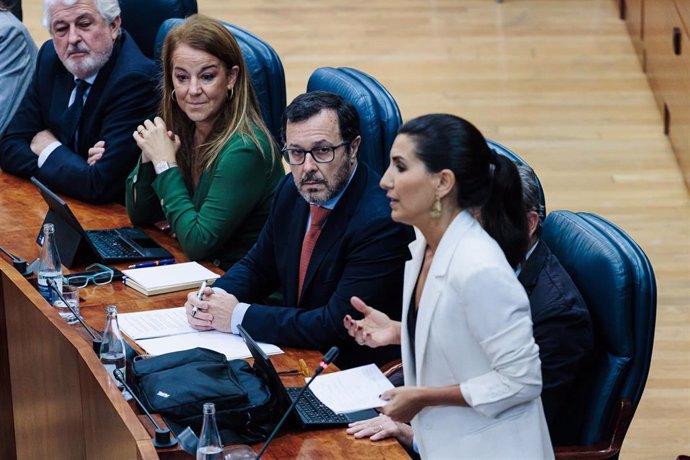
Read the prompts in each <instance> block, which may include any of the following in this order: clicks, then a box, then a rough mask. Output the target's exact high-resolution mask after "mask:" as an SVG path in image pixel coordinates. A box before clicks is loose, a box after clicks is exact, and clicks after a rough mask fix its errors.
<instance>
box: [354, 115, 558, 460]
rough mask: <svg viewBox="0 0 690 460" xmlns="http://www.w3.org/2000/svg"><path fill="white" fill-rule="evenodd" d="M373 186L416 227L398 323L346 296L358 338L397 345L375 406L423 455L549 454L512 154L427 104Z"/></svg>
mask: <svg viewBox="0 0 690 460" xmlns="http://www.w3.org/2000/svg"><path fill="white" fill-rule="evenodd" d="M381 186H382V187H383V188H384V189H386V190H387V191H388V197H389V198H390V200H391V209H392V218H393V220H395V221H397V222H403V223H406V224H409V225H414V226H415V227H416V228H417V229H418V230H419V231H418V238H417V240H416V241H414V242H413V243H411V244H410V251H411V253H412V260H410V261H408V262H407V265H406V266H405V283H404V290H403V315H402V318H403V321H402V323H400V322H395V321H391V320H390V319H389V318H388V317H387V316H385V315H384V314H383V313H381V312H378V311H376V310H374V309H373V308H371V307H368V306H366V305H364V304H363V303H362V302H361V301H360V300H359V299H356V298H354V299H353V305H354V306H355V308H357V309H358V310H359V311H361V312H362V313H363V314H364V319H362V320H358V321H355V320H353V319H352V318H351V317H346V318H345V321H344V322H345V326H346V327H347V328H348V330H349V332H350V334H351V335H353V336H354V337H355V338H356V339H357V340H358V342H360V343H366V344H368V345H370V346H381V345H385V344H390V343H396V342H399V343H401V345H402V360H403V369H404V375H405V386H403V387H400V388H395V389H393V390H390V391H388V392H386V393H384V395H383V398H384V399H387V400H388V403H387V405H386V406H384V407H383V408H382V412H383V413H384V414H386V415H388V416H389V417H391V418H392V419H393V420H395V421H400V422H408V421H411V422H412V428H413V431H414V436H415V441H416V445H417V448H418V450H419V453H420V454H421V456H422V458H429V459H464V458H467V459H479V458H485V459H507V458H510V459H543V458H553V450H552V447H551V442H550V439H549V432H548V428H547V426H546V420H545V418H544V413H543V409H542V405H541V400H540V397H539V395H540V393H541V370H540V362H539V349H538V347H537V345H536V344H535V342H534V338H533V335H532V321H531V316H530V309H529V301H528V298H527V295H526V293H525V291H524V289H523V288H522V286H521V285H520V283H519V282H518V280H517V278H516V277H515V272H514V271H513V269H512V268H511V265H516V264H517V263H518V262H520V261H521V260H522V259H523V258H524V255H525V251H526V248H527V231H526V220H525V214H524V211H523V208H522V204H521V196H522V195H521V185H520V178H519V175H518V172H517V169H516V168H515V165H514V164H513V163H512V162H511V161H510V160H508V159H506V158H503V157H501V156H498V155H496V154H495V153H494V152H493V151H491V150H490V149H489V148H488V147H487V145H486V141H485V140H484V137H483V136H482V135H481V133H480V132H479V131H478V130H477V129H476V128H475V127H474V126H473V125H472V124H470V123H468V122H467V121H465V120H463V119H461V118H458V117H455V116H453V115H441V114H439V115H426V116H423V117H419V118H416V119H414V120H411V121H409V122H407V123H406V124H405V125H404V126H403V127H402V128H401V129H400V132H399V134H398V137H397V138H396V139H395V142H394V144H393V147H392V148H391V163H390V166H389V168H388V170H387V171H386V173H385V175H384V176H383V178H382V179H381ZM511 200H514V202H513V201H511ZM477 219H481V222H482V225H483V227H484V228H486V230H484V228H482V225H480V224H479V222H478V221H477ZM506 257H507V258H508V260H507V259H506Z"/></svg>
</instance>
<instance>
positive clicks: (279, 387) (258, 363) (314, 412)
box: [237, 325, 379, 429]
mask: <svg viewBox="0 0 690 460" xmlns="http://www.w3.org/2000/svg"><path fill="white" fill-rule="evenodd" d="M237 329H238V330H239V332H240V337H242V339H243V340H244V343H245V344H246V345H247V348H248V349H249V352H250V353H251V354H252V357H253V358H254V369H256V370H257V371H259V372H261V373H262V374H263V377H264V378H265V379H266V381H267V382H268V385H269V387H270V388H271V391H274V392H276V393H277V394H278V397H279V399H280V401H281V406H282V407H281V410H283V411H285V410H287V408H288V406H289V405H290V404H291V403H292V401H294V400H295V398H296V397H297V395H298V394H299V392H300V391H301V390H302V388H301V387H292V388H286V387H285V385H283V382H282V381H281V380H280V375H278V371H276V369H275V367H273V363H272V362H271V360H270V359H268V356H266V353H264V352H263V350H262V349H261V348H260V347H259V345H258V344H257V343H256V342H255V341H254V339H252V338H251V336H250V335H249V334H248V333H247V331H246V330H245V329H244V328H243V327H242V325H238V326H237ZM317 378H318V377H317ZM378 415H379V414H378V412H376V411H375V410H374V409H366V410H361V411H357V412H351V413H349V414H336V413H335V412H333V411H332V410H330V409H329V408H328V407H326V405H325V404H323V403H322V402H321V401H319V399H318V398H317V397H316V396H314V393H312V392H311V390H309V388H307V390H306V391H305V392H304V395H302V398H301V399H300V400H299V401H298V402H297V405H296V406H295V410H294V412H293V416H294V417H296V419H297V422H298V423H299V425H300V426H301V427H302V428H305V429H320V428H335V427H342V426H347V424H348V423H351V422H356V421H359V420H368V419H370V418H373V417H377V416H378Z"/></svg>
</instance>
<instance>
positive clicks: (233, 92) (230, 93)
mask: <svg viewBox="0 0 690 460" xmlns="http://www.w3.org/2000/svg"><path fill="white" fill-rule="evenodd" d="M228 94H229V96H228V101H231V100H232V97H233V96H234V95H235V88H230V91H229V93H228Z"/></svg>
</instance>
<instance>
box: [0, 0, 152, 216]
mask: <svg viewBox="0 0 690 460" xmlns="http://www.w3.org/2000/svg"><path fill="white" fill-rule="evenodd" d="M45 12H46V16H45V18H44V25H46V26H47V27H48V30H49V31H50V34H51V36H52V40H50V41H48V42H46V43H45V44H44V45H43V46H42V47H41V50H40V51H39V54H38V60H37V65H36V71H35V73H34V78H33V81H32V83H31V85H30V86H29V89H28V90H27V93H26V96H25V97H24V100H23V101H22V103H21V106H20V107H19V109H18V111H17V113H16V114H15V116H14V118H13V119H12V122H11V123H10V125H9V127H8V129H7V132H6V133H5V135H4V137H3V138H2V140H1V141H0V167H2V169H3V170H4V171H6V172H9V173H12V174H16V175H18V176H22V177H31V176H35V177H37V178H38V179H39V180H41V182H43V183H44V184H46V185H47V186H49V187H50V188H52V189H53V190H54V191H56V192H60V193H64V194H67V195H70V196H73V197H75V198H78V199H80V200H83V201H88V202H91V203H105V202H109V201H114V200H122V199H123V198H124V192H123V191H124V185H125V179H126V177H127V175H128V174H129V172H130V171H131V170H132V168H133V167H134V163H135V162H136V158H137V156H138V153H139V152H138V149H137V146H136V144H135V142H134V139H133V138H132V132H133V131H134V129H135V128H136V126H137V125H138V124H140V123H141V122H142V121H143V120H145V119H147V118H151V117H152V116H153V115H154V114H155V110H156V105H157V102H158V97H157V96H156V90H155V88H156V82H155V80H154V79H155V77H156V75H157V69H156V66H155V65H154V63H153V62H152V61H151V60H149V59H148V58H146V57H145V56H144V55H143V54H142V53H141V51H140V50H139V48H138V47H137V45H136V44H135V43H134V41H133V40H132V38H131V37H130V36H129V35H128V34H127V33H126V32H124V31H122V30H121V29H120V22H121V21H120V7H119V5H118V2H117V0H101V1H99V2H96V1H95V0H76V1H74V0H45Z"/></svg>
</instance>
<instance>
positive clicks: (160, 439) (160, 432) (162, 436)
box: [113, 369, 177, 449]
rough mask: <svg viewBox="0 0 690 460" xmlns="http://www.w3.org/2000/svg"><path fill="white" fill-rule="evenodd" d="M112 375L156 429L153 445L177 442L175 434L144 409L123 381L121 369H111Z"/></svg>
mask: <svg viewBox="0 0 690 460" xmlns="http://www.w3.org/2000/svg"><path fill="white" fill-rule="evenodd" d="M113 376H114V377H115V379H117V381H118V382H120V383H121V384H122V385H123V386H124V387H125V390H127V391H128V392H129V394H131V395H132V398H134V400H135V401H136V402H137V405H138V406H139V407H140V408H141V410H142V411H144V414H145V415H146V417H147V418H148V419H149V420H150V421H151V423H153V426H154V427H155V429H156V435H155V437H154V438H153V445H154V447H157V448H159V449H160V448H164V447H172V446H174V445H175V444H177V439H175V436H173V435H172V434H170V430H169V429H168V428H161V427H160V425H158V423H156V420H155V419H154V418H153V417H152V416H151V414H150V413H149V411H148V410H146V407H144V405H143V404H142V403H141V401H140V400H139V398H137V395H135V394H134V392H133V391H132V389H131V388H130V387H129V385H127V382H125V376H124V375H122V371H121V370H120V369H115V370H114V371H113Z"/></svg>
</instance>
